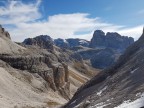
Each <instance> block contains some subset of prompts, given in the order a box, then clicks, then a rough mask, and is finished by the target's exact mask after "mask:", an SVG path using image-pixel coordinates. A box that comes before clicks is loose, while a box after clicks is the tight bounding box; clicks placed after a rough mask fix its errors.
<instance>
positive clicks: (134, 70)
mask: <svg viewBox="0 0 144 108" xmlns="http://www.w3.org/2000/svg"><path fill="white" fill-rule="evenodd" d="M136 70H138V68H136V69H134V70H133V71H131V72H130V73H131V74H133V73H134V72H135V71H136Z"/></svg>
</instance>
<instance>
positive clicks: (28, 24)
mask: <svg viewBox="0 0 144 108" xmlns="http://www.w3.org/2000/svg"><path fill="white" fill-rule="evenodd" d="M143 4H144V0H137V1H135V0H18V1H16V0H15V1H12V0H0V24H2V25H3V26H4V27H5V28H6V29H7V30H8V31H9V32H10V34H11V37H12V39H13V40H14V41H23V40H24V39H25V38H28V37H34V36H37V35H40V34H47V35H50V36H51V37H52V38H58V37H60V38H84V39H87V40H90V39H91V37H92V34H93V31H94V30H96V29H102V30H103V31H104V32H118V33H120V34H122V35H127V36H132V37H134V38H135V40H137V39H138V38H139V36H140V35H141V32H142V27H143V24H144V20H143V19H144V7H143Z"/></svg>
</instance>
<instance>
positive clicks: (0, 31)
mask: <svg viewBox="0 0 144 108" xmlns="http://www.w3.org/2000/svg"><path fill="white" fill-rule="evenodd" d="M0 36H1V37H6V38H8V39H11V37H10V34H9V32H8V31H5V29H4V28H3V27H2V25H0Z"/></svg>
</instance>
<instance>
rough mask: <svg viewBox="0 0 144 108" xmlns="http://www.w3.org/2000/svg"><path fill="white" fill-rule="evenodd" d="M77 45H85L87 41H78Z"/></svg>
mask: <svg viewBox="0 0 144 108" xmlns="http://www.w3.org/2000/svg"><path fill="white" fill-rule="evenodd" d="M79 43H80V44H85V43H87V41H85V40H80V41H79Z"/></svg>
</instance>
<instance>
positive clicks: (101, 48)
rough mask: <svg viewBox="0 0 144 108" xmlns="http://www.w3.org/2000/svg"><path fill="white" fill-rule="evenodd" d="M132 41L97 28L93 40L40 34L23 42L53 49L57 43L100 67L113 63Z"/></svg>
mask: <svg viewBox="0 0 144 108" xmlns="http://www.w3.org/2000/svg"><path fill="white" fill-rule="evenodd" d="M132 43H134V39H133V38H132V37H128V36H121V35H120V34H118V33H110V32H108V33H107V34H106V35H105V33H104V32H103V31H102V30H96V31H95V32H94V34H93V37H92V39H91V41H87V40H85V39H78V38H76V39H74V38H69V39H60V38H59V39H52V38H51V37H50V36H47V35H40V36H36V37H35V38H28V39H25V40H24V41H23V44H26V45H38V46H40V47H42V48H47V49H53V45H56V46H58V47H60V48H62V49H67V50H72V51H73V52H74V53H76V54H78V55H80V56H81V57H82V59H83V60H87V61H90V64H91V65H92V66H93V67H94V68H99V69H103V68H106V67H108V66H111V65H113V64H114V63H115V61H116V60H117V59H118V57H119V56H120V55H121V54H122V53H123V52H124V51H125V49H126V48H127V47H128V46H129V45H131V44H132Z"/></svg>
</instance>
